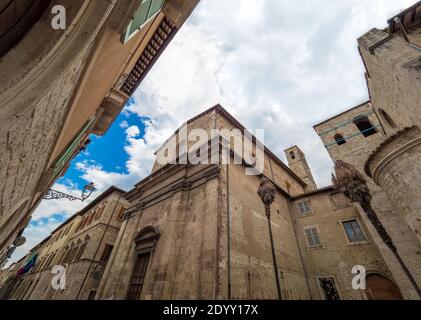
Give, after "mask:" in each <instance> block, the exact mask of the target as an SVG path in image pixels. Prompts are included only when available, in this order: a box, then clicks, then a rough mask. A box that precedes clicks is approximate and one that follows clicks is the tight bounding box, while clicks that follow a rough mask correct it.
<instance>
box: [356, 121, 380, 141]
mask: <svg viewBox="0 0 421 320" xmlns="http://www.w3.org/2000/svg"><path fill="white" fill-rule="evenodd" d="M354 124H355V125H356V126H357V128H358V130H360V132H361V133H362V135H363V136H364V137H369V136H372V135H373V134H376V133H377V130H376V128H374V127H373V126H372V124H371V122H370V120H368V118H367V117H366V116H358V117H356V118H355V119H354Z"/></svg>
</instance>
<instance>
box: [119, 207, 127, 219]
mask: <svg viewBox="0 0 421 320" xmlns="http://www.w3.org/2000/svg"><path fill="white" fill-rule="evenodd" d="M125 212H126V208H125V207H121V208H120V212H119V213H118V215H117V219H119V220H123V217H124V213H125Z"/></svg>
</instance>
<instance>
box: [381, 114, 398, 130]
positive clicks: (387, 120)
mask: <svg viewBox="0 0 421 320" xmlns="http://www.w3.org/2000/svg"><path fill="white" fill-rule="evenodd" d="M379 113H380V114H381V116H382V118H383V119H384V121H386V123H387V124H388V125H389V126H390V127H392V128H394V129H396V128H397V126H396V123H395V121H393V119H392V118H391V117H390V116H389V115H388V114H387V112H386V111H384V110H383V109H379Z"/></svg>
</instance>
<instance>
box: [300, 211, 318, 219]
mask: <svg viewBox="0 0 421 320" xmlns="http://www.w3.org/2000/svg"><path fill="white" fill-rule="evenodd" d="M314 215H316V214H315V213H314V212H309V213H299V214H298V218H307V217H311V216H314Z"/></svg>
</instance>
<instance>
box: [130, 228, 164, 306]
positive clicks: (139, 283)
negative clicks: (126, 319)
mask: <svg viewBox="0 0 421 320" xmlns="http://www.w3.org/2000/svg"><path fill="white" fill-rule="evenodd" d="M160 235H161V234H160V233H159V230H158V228H156V227H152V226H149V227H146V228H144V229H142V231H140V232H139V233H138V235H137V236H136V238H135V240H134V241H135V243H136V259H135V265H134V268H133V273H132V277H131V280H130V287H129V291H128V293H127V300H138V299H140V295H141V293H142V289H143V284H144V281H145V276H146V272H147V270H148V265H149V260H150V257H151V255H152V252H153V251H154V249H155V247H156V243H157V241H158V239H159V237H160Z"/></svg>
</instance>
